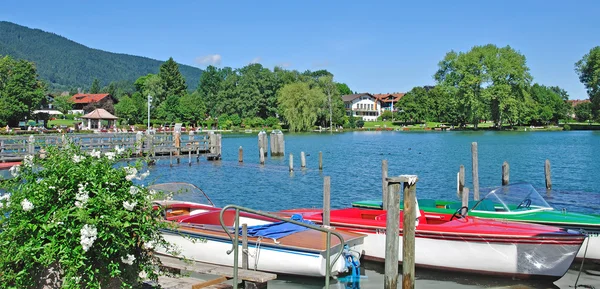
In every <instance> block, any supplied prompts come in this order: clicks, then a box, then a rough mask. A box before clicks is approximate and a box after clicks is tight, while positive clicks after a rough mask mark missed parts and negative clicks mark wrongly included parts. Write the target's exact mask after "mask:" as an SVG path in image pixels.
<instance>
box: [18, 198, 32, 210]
mask: <svg viewBox="0 0 600 289" xmlns="http://www.w3.org/2000/svg"><path fill="white" fill-rule="evenodd" d="M21 207H23V211H25V212H29V211H31V210H33V208H35V206H34V205H33V203H31V202H30V201H29V200H28V199H23V201H21Z"/></svg>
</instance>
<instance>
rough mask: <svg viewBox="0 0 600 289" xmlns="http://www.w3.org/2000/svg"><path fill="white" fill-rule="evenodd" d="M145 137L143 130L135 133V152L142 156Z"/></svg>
mask: <svg viewBox="0 0 600 289" xmlns="http://www.w3.org/2000/svg"><path fill="white" fill-rule="evenodd" d="M143 137H144V135H143V134H142V132H141V131H138V132H137V133H136V134H135V154H136V155H137V156H140V155H142V149H143V146H144V142H143V140H142V139H143ZM91 141H92V140H91V139H90V142H91Z"/></svg>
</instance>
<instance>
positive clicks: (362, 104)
mask: <svg viewBox="0 0 600 289" xmlns="http://www.w3.org/2000/svg"><path fill="white" fill-rule="evenodd" d="M342 100H343V101H344V105H345V107H346V114H347V115H348V116H353V117H361V118H362V119H363V120H364V121H376V120H377V118H378V117H379V116H380V115H381V113H382V112H383V109H382V107H381V101H380V100H379V99H377V98H376V97H375V96H373V95H372V94H370V93H356V94H348V95H342Z"/></svg>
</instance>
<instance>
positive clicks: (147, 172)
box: [138, 171, 150, 180]
mask: <svg viewBox="0 0 600 289" xmlns="http://www.w3.org/2000/svg"><path fill="white" fill-rule="evenodd" d="M149 175H150V171H146V172H145V173H143V174H141V175H140V177H139V178H138V179H139V180H143V179H145V178H146V177H147V176H149Z"/></svg>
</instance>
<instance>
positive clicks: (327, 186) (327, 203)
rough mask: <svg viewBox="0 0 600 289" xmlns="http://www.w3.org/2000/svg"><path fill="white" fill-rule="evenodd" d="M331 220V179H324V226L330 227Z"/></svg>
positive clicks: (327, 177) (326, 177) (328, 177)
mask: <svg viewBox="0 0 600 289" xmlns="http://www.w3.org/2000/svg"><path fill="white" fill-rule="evenodd" d="M330 220H331V177H330V176H325V177H323V226H326V227H329V226H330Z"/></svg>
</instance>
